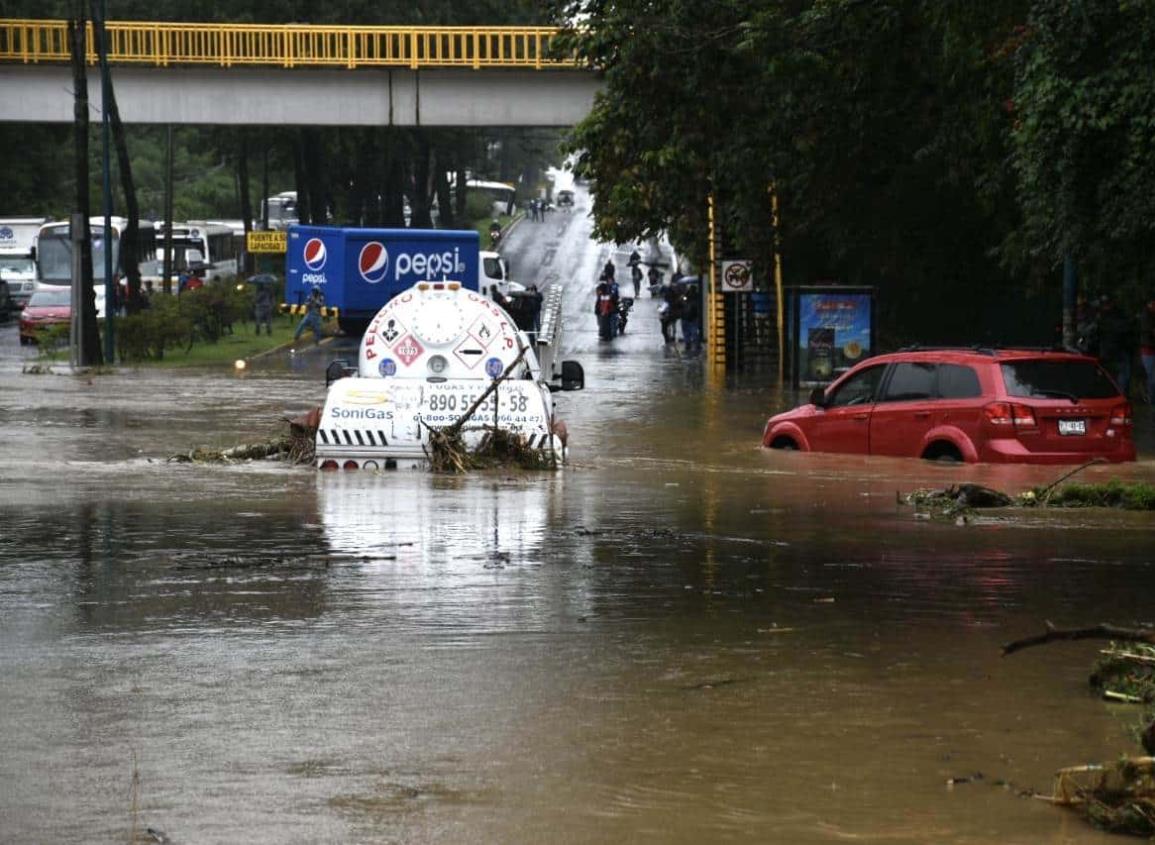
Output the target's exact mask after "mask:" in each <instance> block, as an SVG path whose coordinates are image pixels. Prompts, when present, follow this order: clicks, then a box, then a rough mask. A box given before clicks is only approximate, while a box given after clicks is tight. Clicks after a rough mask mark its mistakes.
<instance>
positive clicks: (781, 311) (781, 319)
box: [770, 183, 786, 384]
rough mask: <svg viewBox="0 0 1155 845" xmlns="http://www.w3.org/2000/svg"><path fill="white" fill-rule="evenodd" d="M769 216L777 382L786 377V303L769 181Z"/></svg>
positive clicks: (775, 203)
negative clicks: (776, 328) (784, 301)
mask: <svg viewBox="0 0 1155 845" xmlns="http://www.w3.org/2000/svg"><path fill="white" fill-rule="evenodd" d="M770 217H771V222H772V223H773V225H774V300H775V306H776V308H777V311H778V383H779V384H781V383H782V381H783V379H784V378H785V377H786V376H785V374H786V369H785V368H786V333H785V331H784V328H785V323H786V305H785V303H783V302H782V251H781V249H779V247H780V242H779V240H778V192H777V191H775V190H774V183H770Z"/></svg>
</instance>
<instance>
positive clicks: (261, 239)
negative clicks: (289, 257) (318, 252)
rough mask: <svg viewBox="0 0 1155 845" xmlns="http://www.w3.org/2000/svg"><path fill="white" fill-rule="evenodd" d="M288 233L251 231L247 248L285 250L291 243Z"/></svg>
mask: <svg viewBox="0 0 1155 845" xmlns="http://www.w3.org/2000/svg"><path fill="white" fill-rule="evenodd" d="M287 235H288V233H287V232H249V237H248V240H246V241H245V248H246V249H248V251H249V252H284V251H285V250H286V249H287V248H288V243H289V241H288V237H287ZM322 260H324V259H322Z"/></svg>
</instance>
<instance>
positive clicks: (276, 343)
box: [38, 284, 336, 367]
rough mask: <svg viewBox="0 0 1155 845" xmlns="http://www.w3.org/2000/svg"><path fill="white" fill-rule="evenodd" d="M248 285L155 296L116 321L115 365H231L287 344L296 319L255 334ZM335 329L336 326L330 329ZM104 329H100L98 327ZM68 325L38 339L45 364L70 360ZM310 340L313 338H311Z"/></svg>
mask: <svg viewBox="0 0 1155 845" xmlns="http://www.w3.org/2000/svg"><path fill="white" fill-rule="evenodd" d="M253 296H254V294H253V290H252V287H251V286H247V285H244V286H240V287H239V288H238V286H236V285H232V284H219V285H206V286H205V287H203V288H198V289H196V290H191V291H185V292H184V293H182V294H180V295H179V296H175V295H166V294H155V295H154V296H153V298H152V302H151V305H150V306H149V307H148V308H146V309H144V310H143V311H139V312H137V313H136V314H132V315H129V316H127V317H119V318H117V320H116V326H115V334H116V348H117V356H118V361H117V363H119V364H121V365H126V366H156V367H199V366H209V367H211V366H216V365H225V366H230V367H231V366H233V364H234V363H235V362H236V361H237V360H238V359H247V358H251V357H253V356H255V355H260V354H262V353H264V352H267V351H269V350H272V349H276V348H278V347H281V346H284V345H286V344H289V343H291V342H292V340H293V333H294V331H295V330H296V327H297V323H298V322H299V320H300V318H299V317H297V316H293V315H289V314H281V313H279V312H274V315H273V318H272V330H273V331H272V334H271V335H270V334H268V333H266V332H265V331H264V330H263V329H262V331H261V333H260V334H257V333H256V325H255V323H254V321H253ZM326 328H327V330H328V331H335V330H336V328H335V324H331V325H328V326H327V327H326ZM101 329H102V331H103V325H102V327H101ZM68 331H69V329H68V325H67V324H63V325H58V326H54V327H52V328H51V329H50V330H48V331H46V332H44V333H43V334H42V335H41V336H40V338H39V341H38V342H39V346H40V351H41V358H42V360H43V361H45V362H54V361H61V360H65V359H67V358H68V355H69V351H68ZM310 337H311V335H310Z"/></svg>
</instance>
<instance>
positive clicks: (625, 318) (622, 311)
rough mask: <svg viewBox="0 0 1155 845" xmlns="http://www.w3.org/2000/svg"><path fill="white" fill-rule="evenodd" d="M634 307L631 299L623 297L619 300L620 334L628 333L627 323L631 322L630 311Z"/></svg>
mask: <svg viewBox="0 0 1155 845" xmlns="http://www.w3.org/2000/svg"><path fill="white" fill-rule="evenodd" d="M633 307H634V300H633V299H632V298H631V297H628V296H623V297H622V298H621V299H619V300H618V334H625V333H626V323H628V322H629V321H630V309H631V308H633Z"/></svg>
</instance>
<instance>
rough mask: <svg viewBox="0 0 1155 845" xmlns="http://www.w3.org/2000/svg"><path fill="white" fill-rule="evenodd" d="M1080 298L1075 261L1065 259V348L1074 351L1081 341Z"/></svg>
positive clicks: (1069, 258)
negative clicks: (1078, 305)
mask: <svg viewBox="0 0 1155 845" xmlns="http://www.w3.org/2000/svg"><path fill="white" fill-rule="evenodd" d="M1078 298H1079V277H1078V275H1077V274H1076V273H1075V260H1074V259H1073V258H1071V256H1069V255H1068V256H1067V257H1066V258H1065V259H1063V346H1065V347H1066V348H1067V349H1074V348H1075V344H1076V343H1078V340H1079V337H1078V335H1079V328H1078V326H1077V325H1076V324H1075V323H1076V318H1075V309H1076V307H1077V302H1078Z"/></svg>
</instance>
